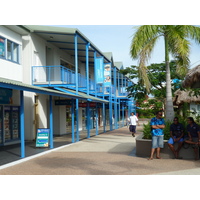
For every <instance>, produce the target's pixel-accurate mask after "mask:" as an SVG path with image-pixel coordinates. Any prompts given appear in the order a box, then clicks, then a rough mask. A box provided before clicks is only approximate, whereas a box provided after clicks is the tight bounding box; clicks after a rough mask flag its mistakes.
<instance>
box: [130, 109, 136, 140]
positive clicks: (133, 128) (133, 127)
mask: <svg viewBox="0 0 200 200" xmlns="http://www.w3.org/2000/svg"><path fill="white" fill-rule="evenodd" d="M128 121H129V124H130V126H129V130H130V132H131V133H132V136H133V137H135V133H136V125H137V122H138V118H137V116H135V115H134V113H133V112H132V113H131V116H130V117H129V118H128Z"/></svg>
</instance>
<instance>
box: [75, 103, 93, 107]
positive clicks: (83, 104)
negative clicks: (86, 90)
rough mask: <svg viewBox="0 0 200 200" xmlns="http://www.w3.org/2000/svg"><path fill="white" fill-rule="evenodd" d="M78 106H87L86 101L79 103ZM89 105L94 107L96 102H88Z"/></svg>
mask: <svg viewBox="0 0 200 200" xmlns="http://www.w3.org/2000/svg"><path fill="white" fill-rule="evenodd" d="M78 106H79V107H87V103H79V104H78ZM89 107H96V103H89Z"/></svg>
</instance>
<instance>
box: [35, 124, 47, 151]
mask: <svg viewBox="0 0 200 200" xmlns="http://www.w3.org/2000/svg"><path fill="white" fill-rule="evenodd" d="M48 146H49V129H48V128H40V129H38V130H37V138H36V147H48Z"/></svg>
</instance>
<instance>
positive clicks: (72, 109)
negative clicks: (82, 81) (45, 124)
mask: <svg viewBox="0 0 200 200" xmlns="http://www.w3.org/2000/svg"><path fill="white" fill-rule="evenodd" d="M71 113H72V143H74V99H72V107H71Z"/></svg>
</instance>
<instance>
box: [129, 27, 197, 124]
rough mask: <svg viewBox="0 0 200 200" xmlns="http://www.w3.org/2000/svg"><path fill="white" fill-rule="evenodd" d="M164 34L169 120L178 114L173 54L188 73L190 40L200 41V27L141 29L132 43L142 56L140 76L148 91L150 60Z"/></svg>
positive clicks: (138, 56)
mask: <svg viewBox="0 0 200 200" xmlns="http://www.w3.org/2000/svg"><path fill="white" fill-rule="evenodd" d="M160 37H163V38H164V44H165V64H166V119H167V120H172V119H173V117H174V109H173V101H172V90H171V75H170V68H169V55H171V56H172V57H173V59H174V60H175V61H176V71H177V73H178V74H179V75H182V76H185V74H186V73H187V71H188V69H189V64H190V60H189V53H190V45H191V44H190V41H189V39H193V40H195V41H196V42H197V43H200V28H199V27H197V26H192V25H144V26H140V27H138V28H137V31H136V32H135V34H134V36H133V39H132V43H131V50H130V53H131V56H132V58H133V59H139V79H141V80H142V81H143V84H144V85H145V87H146V89H147V91H148V92H150V88H151V83H150V81H149V78H148V76H147V70H148V69H147V67H146V63H147V61H148V60H149V59H150V56H151V54H152V51H153V49H154V46H155V45H156V42H157V41H158V39H159V38H160Z"/></svg>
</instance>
